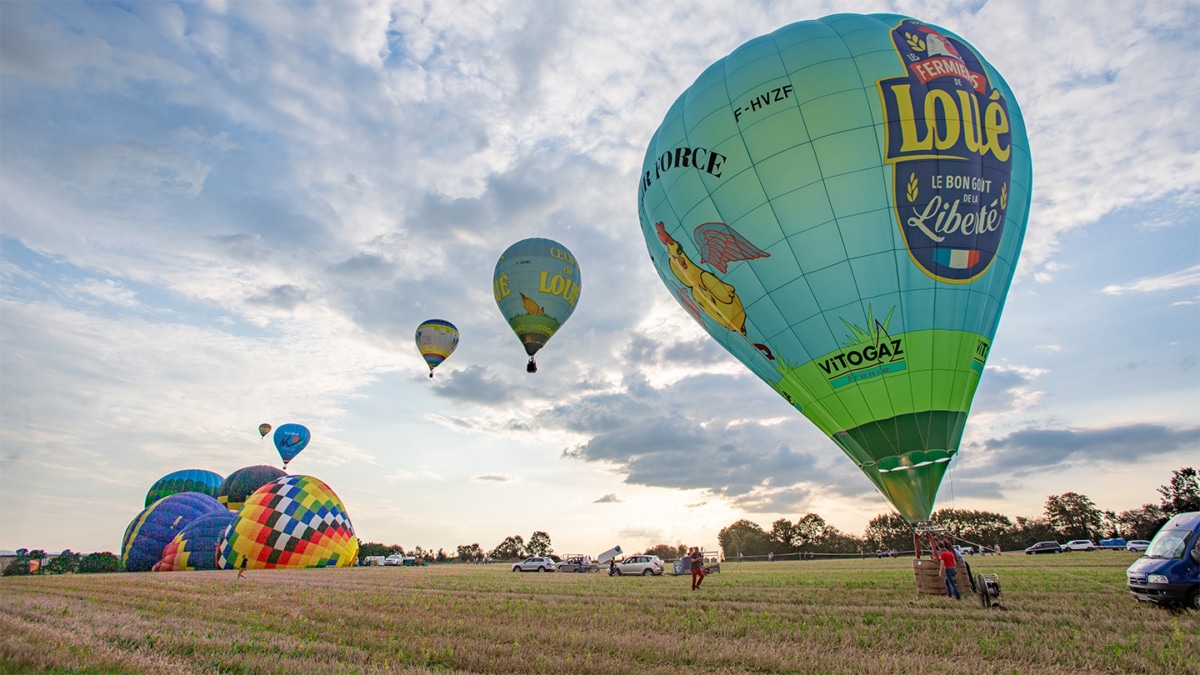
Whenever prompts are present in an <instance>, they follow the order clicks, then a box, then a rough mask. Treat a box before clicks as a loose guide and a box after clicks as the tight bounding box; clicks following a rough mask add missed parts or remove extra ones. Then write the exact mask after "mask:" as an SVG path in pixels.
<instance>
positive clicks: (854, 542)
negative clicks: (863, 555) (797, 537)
mask: <svg viewBox="0 0 1200 675" xmlns="http://www.w3.org/2000/svg"><path fill="white" fill-rule="evenodd" d="M818 517H819V516H818ZM822 522H824V521H822ZM866 545H867V542H866V540H864V539H861V538H859V537H856V536H854V535H852V534H847V533H845V532H842V531H841V530H839V529H837V528H836V527H834V526H832V525H826V526H825V527H824V528H822V529H821V534H820V536H818V537H817V538H815V539H812V540H809V541H808V543H806V544H805V545H804V546H802V548H801V551H803V552H806V553H841V554H851V553H858V552H859V551H862V550H864V549H865V548H866Z"/></svg>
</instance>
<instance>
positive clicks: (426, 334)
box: [416, 319, 458, 377]
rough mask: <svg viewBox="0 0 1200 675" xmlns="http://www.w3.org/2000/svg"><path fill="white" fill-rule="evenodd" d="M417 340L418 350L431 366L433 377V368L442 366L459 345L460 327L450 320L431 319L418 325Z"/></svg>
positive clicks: (430, 370)
mask: <svg viewBox="0 0 1200 675" xmlns="http://www.w3.org/2000/svg"><path fill="white" fill-rule="evenodd" d="M416 341H417V350H418V351H420V352H421V357H422V358H424V359H425V364H426V365H428V366H429V377H433V369H434V368H437V367H438V366H440V365H441V364H442V361H445V360H446V359H447V358H449V356H450V355H451V354H453V353H454V349H455V348H456V347H458V328H455V326H454V324H452V323H450V322H449V321H442V320H441V319H429V320H428V321H425V322H423V323H422V324H421V325H420V326H417V334H416Z"/></svg>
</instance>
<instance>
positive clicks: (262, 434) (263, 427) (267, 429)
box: [258, 422, 271, 438]
mask: <svg viewBox="0 0 1200 675" xmlns="http://www.w3.org/2000/svg"><path fill="white" fill-rule="evenodd" d="M258 433H259V438H266V436H267V434H269V433H271V425H270V424H267V423H266V422H263V423H262V424H260V425H258Z"/></svg>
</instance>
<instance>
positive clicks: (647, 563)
mask: <svg viewBox="0 0 1200 675" xmlns="http://www.w3.org/2000/svg"><path fill="white" fill-rule="evenodd" d="M616 573H617V574H619V575H621V576H637V575H641V576H647V577H648V576H658V577H661V576H662V573H663V561H662V558H659V557H658V556H656V555H634V556H630V557H628V558H626V559H624V560H622V561H621V562H619V563H617V566H616Z"/></svg>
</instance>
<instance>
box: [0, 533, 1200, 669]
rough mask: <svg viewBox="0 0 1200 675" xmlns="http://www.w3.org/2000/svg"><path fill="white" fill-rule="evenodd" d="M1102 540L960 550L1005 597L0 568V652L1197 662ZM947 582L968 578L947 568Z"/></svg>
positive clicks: (760, 574)
mask: <svg viewBox="0 0 1200 675" xmlns="http://www.w3.org/2000/svg"><path fill="white" fill-rule="evenodd" d="M1135 557H1136V554H1132V553H1125V552H1114V551H1096V552H1092V553H1084V552H1079V553H1071V554H1062V555H1041V556H1026V555H1021V554H1006V555H1004V556H1001V557H994V556H988V557H985V558H980V557H978V556H975V557H973V558H970V559H969V560H970V562H971V564H972V567H973V571H975V572H976V573H978V572H994V573H997V574H999V575H1000V582H1001V584H1002V590H1003V597H1002V602H1003V604H1004V605H1005V606H1006V607H1007V610H1006V611H998V610H984V609H982V608H981V607H980V605H979V603H978V600H977V599H976V598H974V597H973V596H969V595H968V596H964V599H963V601H962V602H961V603H957V602H954V601H953V600H950V599H948V598H946V597H932V596H919V595H917V594H916V591H915V583H914V581H913V572H912V559H911V558H896V559H883V560H878V559H875V558H867V559H864V560H859V559H853V560H818V561H804V562H799V561H788V562H774V563H766V562H755V563H742V564H737V563H726V564H725V565H724V566H723V568H722V572H721V573H720V574H714V575H711V576H710V577H709V578H708V579H707V580H706V581H705V583H704V587H703V588H701V589H700V590H699V591H697V592H691V591H690V590H689V588H690V580H689V578H687V577H683V576H680V577H672V576H670V575H667V576H665V577H661V578H658V577H655V578H641V577H638V578H628V577H622V578H610V577H608V576H607V574H604V573H596V574H565V573H564V574H559V573H554V574H536V573H530V574H514V573H513V572H511V571H509V570H510V567H509V566H506V565H501V564H496V565H487V566H476V565H440V566H432V567H427V568H407V567H370V568H352V569H327V570H251V571H250V572H249V573H248V578H247V579H242V580H237V579H236V578H235V577H236V576H237V574H236V572H232V571H226V572H192V573H157V574H156V573H145V574H115V575H67V576H47V577H26V578H21V577H8V578H4V579H2V580H0V666H2V667H3V668H4V669H6V671H7V672H62V673H77V672H87V673H110V672H112V673H172V674H174V673H192V672H194V673H285V672H286V673H368V672H370V673H374V672H394V673H424V672H443V673H617V672H621V673H673V674H677V673H680V672H685V671H686V672H688V673H958V674H961V673H971V674H972V675H977V674H979V673H1170V674H1172V675H1181V674H1183V673H1200V617H1198V615H1197V614H1196V613H1195V612H1190V613H1188V612H1171V611H1167V610H1163V609H1160V608H1157V607H1153V606H1148V605H1144V604H1141V603H1138V602H1137V601H1135V600H1134V599H1133V598H1132V597H1130V595H1129V593H1128V592H1127V591H1126V590H1125V585H1124V571H1125V568H1126V567H1127V566H1128V565H1129V563H1130V562H1132V561H1133V560H1134V559H1135ZM963 581H964V584H963V585H964V587H966V583H965V580H963Z"/></svg>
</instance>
